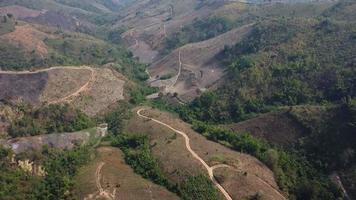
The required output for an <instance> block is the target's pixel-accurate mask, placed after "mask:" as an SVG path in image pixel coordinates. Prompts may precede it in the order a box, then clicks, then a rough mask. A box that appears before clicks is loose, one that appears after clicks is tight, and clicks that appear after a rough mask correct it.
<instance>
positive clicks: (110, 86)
mask: <svg viewBox="0 0 356 200" xmlns="http://www.w3.org/2000/svg"><path fill="white" fill-rule="evenodd" d="M124 86H125V80H123V79H122V75H121V74H119V73H118V72H116V71H114V70H111V69H108V68H97V69H95V79H94V80H93V81H92V82H91V83H90V86H89V89H87V90H86V91H84V92H83V93H81V95H79V96H78V97H76V98H74V100H73V101H72V104H73V105H75V106H76V107H78V108H79V109H81V110H83V111H84V112H85V113H87V114H89V115H91V116H93V115H96V114H100V113H102V112H104V111H106V109H107V108H108V107H109V106H110V105H112V104H114V103H116V102H118V101H119V100H123V99H124Z"/></svg>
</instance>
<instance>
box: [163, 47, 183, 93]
mask: <svg viewBox="0 0 356 200" xmlns="http://www.w3.org/2000/svg"><path fill="white" fill-rule="evenodd" d="M181 54H182V53H181V50H179V52H178V64H179V68H178V74H177V75H176V76H175V78H174V80H173V82H172V84H171V85H170V86H168V87H167V91H169V90H172V89H173V87H174V86H175V85H176V84H177V82H178V79H179V76H180V74H181V72H182V66H183V63H182V58H181Z"/></svg>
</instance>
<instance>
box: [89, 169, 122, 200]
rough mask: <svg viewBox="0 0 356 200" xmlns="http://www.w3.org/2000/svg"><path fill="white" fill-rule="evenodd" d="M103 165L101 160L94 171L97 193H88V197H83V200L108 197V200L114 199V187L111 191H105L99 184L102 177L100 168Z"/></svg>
mask: <svg viewBox="0 0 356 200" xmlns="http://www.w3.org/2000/svg"><path fill="white" fill-rule="evenodd" d="M104 165H105V163H104V162H101V163H100V164H99V165H98V167H97V168H96V171H95V184H96V187H97V189H98V191H99V194H98V195H95V194H90V195H89V197H86V198H84V200H91V199H101V198H104V199H108V200H115V199H116V188H115V189H114V191H113V192H112V193H111V192H109V191H106V190H105V189H104V188H103V187H102V185H101V178H102V174H101V170H102V168H103V167H104Z"/></svg>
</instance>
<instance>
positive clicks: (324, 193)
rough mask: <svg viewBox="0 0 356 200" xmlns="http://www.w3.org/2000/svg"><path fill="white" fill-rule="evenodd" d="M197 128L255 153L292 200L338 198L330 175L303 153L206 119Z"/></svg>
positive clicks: (245, 151)
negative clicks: (317, 167)
mask: <svg viewBox="0 0 356 200" xmlns="http://www.w3.org/2000/svg"><path fill="white" fill-rule="evenodd" d="M193 129H194V130H196V131H197V132H199V133H202V134H203V135H204V136H206V137H207V138H208V139H210V140H213V141H216V142H221V143H223V144H225V145H228V146H229V147H231V148H233V149H234V150H237V151H240V152H244V153H248V154H251V155H253V156H255V157H256V158H258V159H259V160H261V161H263V162H264V163H265V164H266V165H267V166H268V167H270V169H271V170H273V172H274V174H275V176H276V179H277V182H278V185H279V187H280V188H281V189H282V190H283V191H284V192H285V193H287V194H288V195H289V198H290V199H298V200H308V199H330V200H331V199H337V198H338V197H339V196H340V193H339V191H338V190H337V189H336V187H335V186H334V185H333V184H332V183H331V182H330V180H329V179H328V177H327V176H323V175H322V174H320V173H319V172H318V171H317V170H316V169H315V168H314V167H313V166H312V165H310V164H309V162H308V161H307V160H306V159H305V158H304V157H303V156H301V155H299V154H297V153H293V152H289V151H284V150H282V149H279V148H276V147H272V146H270V145H269V144H267V143H265V142H263V141H261V140H258V139H255V138H253V137H252V136H251V135H249V134H238V133H235V132H232V131H229V130H225V129H223V128H218V127H214V126H211V125H208V124H205V123H203V122H195V123H194V124H193Z"/></svg>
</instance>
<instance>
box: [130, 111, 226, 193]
mask: <svg viewBox="0 0 356 200" xmlns="http://www.w3.org/2000/svg"><path fill="white" fill-rule="evenodd" d="M144 110H145V109H140V110H138V111H137V115H138V116H139V117H142V118H145V119H149V120H152V121H154V122H156V123H158V124H161V125H163V126H165V127H167V128H169V129H171V130H173V131H174V132H176V133H178V134H180V135H181V136H183V137H184V139H185V147H186V148H187V149H188V151H189V153H190V154H192V156H193V157H194V158H195V159H196V160H198V161H199V162H200V163H201V164H202V165H203V166H204V168H205V169H206V170H207V171H208V174H209V178H210V179H211V181H212V182H213V183H214V185H215V186H216V187H217V188H218V189H219V190H220V192H221V193H222V194H223V195H224V197H225V199H227V200H232V198H231V196H230V195H229V193H227V192H226V190H225V189H224V188H223V187H222V186H221V185H220V184H219V183H218V182H217V181H216V179H215V177H214V172H213V171H214V169H216V167H210V166H209V165H208V164H207V163H206V162H205V161H204V160H203V159H202V158H201V157H200V156H199V155H198V154H197V153H195V152H194V151H193V149H192V148H191V147H190V139H189V137H188V135H187V134H186V133H184V132H182V131H180V130H177V129H175V128H173V127H171V126H170V125H168V124H165V123H163V122H161V121H159V120H156V119H153V118H151V117H147V116H145V115H142V114H141V112H142V111H144Z"/></svg>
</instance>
